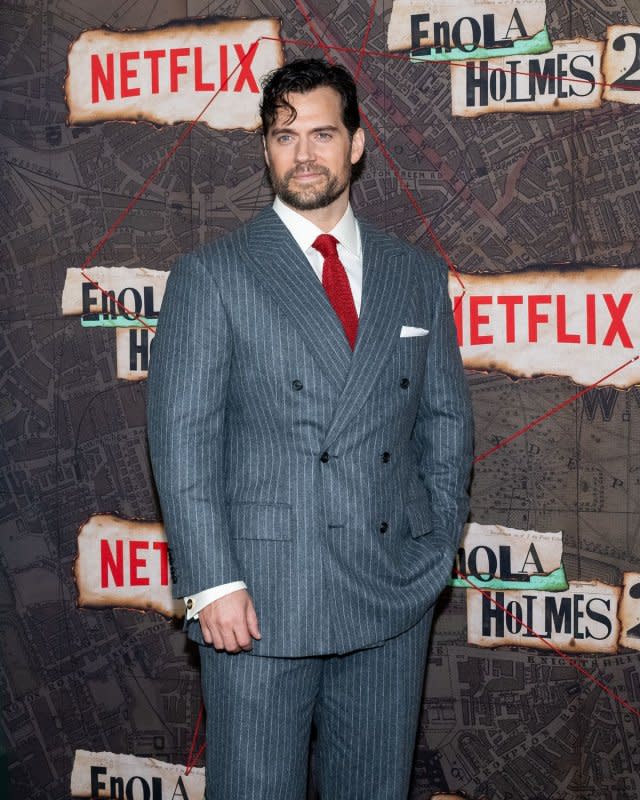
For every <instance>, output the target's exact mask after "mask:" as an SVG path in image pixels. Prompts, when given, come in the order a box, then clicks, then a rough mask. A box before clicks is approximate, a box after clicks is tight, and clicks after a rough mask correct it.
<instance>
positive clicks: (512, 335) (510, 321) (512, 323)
mask: <svg viewBox="0 0 640 800" xmlns="http://www.w3.org/2000/svg"><path fill="white" fill-rule="evenodd" d="M497 301H498V303H499V304H500V305H503V306H504V314H505V323H506V326H505V327H506V335H507V338H506V341H507V343H508V344H513V343H514V342H515V340H516V311H515V309H516V306H518V305H522V303H523V302H524V301H523V297H522V295H521V294H512V295H505V296H504V297H498V298H497Z"/></svg>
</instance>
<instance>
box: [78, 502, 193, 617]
mask: <svg viewBox="0 0 640 800" xmlns="http://www.w3.org/2000/svg"><path fill="white" fill-rule="evenodd" d="M74 570H75V578H76V586H77V589H78V605H79V606H86V607H88V606H90V607H102V608H114V607H119V608H133V609H139V610H142V611H157V612H159V613H160V614H164V615H165V616H169V617H180V616H184V602H183V601H181V600H180V601H178V600H174V599H173V598H172V597H171V586H172V583H173V581H172V574H171V551H170V550H169V545H168V544H167V540H166V537H165V534H164V529H163V527H162V525H161V523H159V522H145V521H143V520H132V519H123V518H122V517H118V516H116V515H114V514H94V515H93V516H92V517H90V518H89V519H88V520H87V521H86V522H85V523H84V524H83V525H81V526H80V529H79V531H78V557H77V559H76V562H75V567H74Z"/></svg>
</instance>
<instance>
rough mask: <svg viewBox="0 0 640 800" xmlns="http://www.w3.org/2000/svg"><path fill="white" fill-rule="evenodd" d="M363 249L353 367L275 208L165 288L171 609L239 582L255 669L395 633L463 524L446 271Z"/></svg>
mask: <svg viewBox="0 0 640 800" xmlns="http://www.w3.org/2000/svg"><path fill="white" fill-rule="evenodd" d="M360 230H361V238H362V247H363V291H362V306H361V311H360V322H359V328H358V337H357V342H356V346H355V350H354V351H353V352H351V350H350V348H349V345H348V343H347V340H346V338H345V334H344V332H343V330H342V327H341V324H340V322H339V321H338V319H337V317H336V315H335V312H334V311H333V309H332V308H331V306H330V304H329V302H328V300H327V297H326V295H325V292H324V290H323V288H322V285H321V283H320V282H319V281H318V279H317V277H316V276H315V274H314V273H313V270H312V268H311V266H310V265H309V263H308V261H307V259H306V257H305V255H304V254H303V253H302V252H301V250H300V249H299V247H298V246H297V244H296V243H295V241H294V239H293V237H292V236H291V235H290V233H289V232H288V230H287V229H286V227H285V226H284V225H283V223H282V222H281V221H280V219H279V217H278V216H277V215H276V214H275V212H274V211H273V209H272V208H267V209H265V210H263V211H262V212H261V213H260V214H258V216H257V217H256V218H255V219H254V220H253V221H251V222H250V223H248V224H247V225H245V226H243V227H241V228H240V229H239V230H237V231H235V232H234V233H232V234H230V235H227V236H224V237H222V238H220V239H218V240H216V241H214V242H212V243H211V244H208V245H206V246H205V247H203V248H202V249H201V250H200V251H198V252H196V253H194V254H191V255H188V256H186V257H184V258H182V259H181V261H180V262H179V263H178V264H177V266H176V267H175V268H174V269H173V271H172V273H171V275H170V277H169V280H168V283H167V289H166V293H165V296H164V300H163V304H162V311H161V314H160V319H159V324H158V329H157V334H156V336H155V339H154V341H153V347H152V354H151V363H150V371H149V387H148V388H149V405H148V409H149V410H148V422H149V443H150V451H151V458H152V464H153V470H154V475H155V479H156V483H157V488H158V492H159V496H160V501H161V507H162V514H163V519H164V524H165V527H166V531H167V536H168V539H169V545H170V551H171V557H172V567H173V576H174V586H173V588H174V594H175V595H176V596H178V597H181V596H186V595H189V594H193V593H196V592H200V591H203V590H204V589H208V588H210V587H212V586H217V585H220V584H224V583H227V582H230V581H236V580H243V581H245V583H246V584H247V587H248V591H249V593H250V594H251V596H252V599H253V601H254V604H255V607H256V612H257V615H258V620H259V623H260V628H261V632H262V639H261V640H260V641H256V642H254V646H253V653H254V654H255V655H272V656H308V655H316V654H325V653H341V652H347V651H350V650H354V649H357V648H360V647H366V646H368V645H372V644H375V643H377V642H380V641H382V640H384V639H387V638H389V637H392V636H394V635H396V634H399V633H401V632H402V631H404V630H406V629H408V628H409V627H410V626H411V625H413V624H414V623H415V622H417V621H418V620H419V619H420V618H421V617H422V616H423V615H424V613H425V612H426V610H427V609H428V608H429V607H430V606H431V605H432V604H433V603H434V601H435V599H436V597H437V596H438V594H439V593H440V591H441V590H442V588H443V586H444V584H445V582H446V579H447V576H448V574H449V572H450V569H451V565H452V560H453V556H454V552H455V548H456V546H457V542H458V538H459V535H460V532H461V529H462V525H463V522H464V520H465V518H466V515H467V510H468V500H467V491H466V489H467V487H466V483H467V476H468V471H469V465H470V459H471V423H470V406H469V402H468V394H467V387H466V382H465V378H464V374H463V369H462V364H461V360H460V354H459V350H458V347H457V343H456V337H455V332H454V326H453V319H452V313H451V305H450V301H449V297H448V292H447V274H446V268H445V267H444V265H443V264H442V263H441V261H440V260H439V259H438V258H436V257H434V256H431V255H428V254H426V253H424V252H422V251H420V250H418V249H415V248H413V247H410V246H408V245H406V244H403V243H401V242H399V241H398V240H396V239H395V238H393V237H391V236H388V235H386V234H383V233H380V232H379V231H377V230H375V229H374V228H373V227H371V226H369V225H368V224H364V223H362V222H361V223H360ZM403 326H411V327H413V328H421V329H423V330H426V331H428V333H426V334H424V335H418V336H401V335H400V334H401V329H402V327H403ZM190 628H191V629H192V630H193V634H194V636H195V637H196V638H197V637H198V636H199V625H198V624H197V623H195V624H191V625H190ZM200 641H202V640H201V639H200Z"/></svg>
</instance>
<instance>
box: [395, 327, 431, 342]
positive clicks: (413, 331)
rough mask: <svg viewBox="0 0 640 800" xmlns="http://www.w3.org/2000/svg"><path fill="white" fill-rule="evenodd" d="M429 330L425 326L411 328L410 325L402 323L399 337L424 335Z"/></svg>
mask: <svg viewBox="0 0 640 800" xmlns="http://www.w3.org/2000/svg"><path fill="white" fill-rule="evenodd" d="M428 333H429V331H428V330H427V329H426V328H413V327H412V326H411V325H403V326H402V328H400V338H401V339H406V338H407V337H409V336H426V335H427V334H428Z"/></svg>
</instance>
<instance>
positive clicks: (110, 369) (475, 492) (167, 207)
mask: <svg viewBox="0 0 640 800" xmlns="http://www.w3.org/2000/svg"><path fill="white" fill-rule="evenodd" d="M0 29H1V31H2V34H1V41H2V47H1V52H0V65H1V66H0V70H1V72H0V76H1V83H0V103H1V107H0V150H1V156H2V159H1V164H2V166H1V169H2V190H1V194H0V199H1V201H2V202H1V203H0V232H1V243H0V258H1V264H2V272H1V273H0V275H1V281H2V293H1V296H2V299H1V303H2V307H1V310H0V316H1V318H2V322H3V330H4V331H5V334H6V335H5V337H4V340H3V345H2V350H1V356H2V372H1V380H2V383H3V386H4V392H3V394H2V395H1V399H0V404H1V406H2V412H3V413H2V422H1V424H2V434H3V445H4V452H5V453H6V457H5V459H4V460H3V462H2V465H1V467H0V468H1V470H2V478H3V486H4V491H3V494H4V501H5V502H4V503H3V506H2V516H1V517H0V578H1V580H0V636H1V652H2V662H3V670H2V672H1V673H0V674H1V679H0V702H1V705H2V728H1V736H2V739H1V740H0V754H2V753H4V754H5V755H6V763H7V764H8V770H9V782H10V788H9V789H8V790H7V792H8V793H9V796H10V797H11V798H15V800H68V798H70V797H85V798H86V797H95V798H97V797H101V798H112V799H113V800H175V798H180V799H181V800H201V798H202V796H203V786H204V773H203V769H202V768H201V767H202V763H203V761H202V757H201V754H200V755H199V756H198V757H196V758H193V753H192V756H191V757H190V750H191V748H192V743H193V739H194V733H195V731H196V728H197V718H198V714H199V709H200V689H199V668H198V655H197V652H196V651H195V649H194V648H193V647H191V645H190V644H189V643H188V642H187V641H186V640H185V637H184V635H183V633H182V632H181V629H180V628H181V614H182V613H183V607H182V605H181V603H180V602H176V601H175V600H173V599H172V597H171V564H170V558H169V552H168V548H167V542H166V539H165V537H164V531H163V527H162V520H161V518H160V512H159V506H158V500H157V496H156V493H155V488H154V485H153V480H152V476H151V470H150V465H149V458H148V452H147V443H146V429H145V402H146V397H145V392H146V381H145V378H146V374H147V368H148V363H149V356H150V343H151V341H152V339H153V335H154V331H155V326H156V324H157V320H158V316H159V315H160V314H161V313H162V311H161V306H162V297H163V293H164V288H165V285H166V280H167V276H168V274H169V272H170V270H171V268H172V266H173V264H174V262H175V260H176V258H177V257H178V256H179V255H180V254H181V253H184V252H187V251H190V250H192V249H194V248H196V247H198V246H199V245H201V244H202V243H203V242H205V241H209V240H211V239H214V238H216V237H218V236H221V235H223V234H224V233H225V232H227V231H230V230H233V229H234V228H236V227H237V226H239V225H240V224H242V223H243V222H245V221H247V220H249V219H250V218H251V217H252V216H254V215H255V214H256V213H257V211H258V210H259V209H260V208H262V207H263V206H264V205H266V204H268V203H269V202H271V193H270V189H269V185H268V183H267V180H266V177H265V172H264V168H263V162H262V152H261V142H260V135H259V133H258V132H257V130H256V129H257V125H258V120H257V116H256V114H257V108H258V101H259V92H260V89H259V87H260V78H261V76H262V75H263V74H264V73H265V72H267V71H269V70H271V69H273V68H274V67H277V66H279V65H280V64H282V63H285V62H286V61H287V60H290V59H292V58H295V57H300V56H316V57H322V56H323V54H324V55H325V56H326V57H327V58H335V59H336V60H338V61H339V62H341V63H344V64H345V65H346V66H347V67H348V68H349V69H351V70H352V71H353V72H354V73H355V74H356V75H357V80H358V85H359V91H360V96H361V100H362V110H363V111H364V112H365V114H366V120H367V130H366V135H367V144H368V155H367V162H366V168H365V171H364V174H363V176H362V178H361V179H360V181H359V183H358V184H357V185H356V187H355V189H354V192H353V203H354V206H355V208H356V210H357V213H358V214H359V215H360V216H361V217H362V218H364V219H367V220H369V221H371V222H373V223H374V224H376V225H378V226H379V227H381V228H384V229H386V230H388V231H390V232H393V233H395V234H397V235H398V236H400V237H403V238H405V239H408V240H409V241H411V242H413V243H415V244H416V245H417V246H419V247H424V248H434V247H435V248H437V249H439V250H440V251H441V252H442V253H443V254H444V257H445V258H446V260H447V261H448V263H449V265H450V267H451V276H450V295H451V299H452V303H453V306H454V309H455V320H456V325H457V330H458V340H459V344H460V347H461V352H462V355H463V359H464V362H465V365H466V367H467V369H468V377H469V381H470V385H471V390H472V397H473V404H474V413H475V422H476V442H475V447H476V455H477V461H476V465H475V471H474V476H473V483H472V514H471V517H470V522H469V525H468V526H467V528H466V530H465V534H464V539H463V541H462V543H461V547H460V551H459V553H458V558H457V561H456V564H455V568H456V569H457V570H458V571H457V572H452V579H451V586H450V587H449V589H447V591H446V592H445V594H444V595H443V597H442V598H441V601H440V603H439V607H438V613H437V618H436V622H435V626H434V630H433V636H432V642H431V649H430V655H429V663H428V670H427V681H426V690H425V699H424V705H423V709H422V714H421V719H420V732H419V739H418V746H417V750H416V755H415V765H414V775H413V781H412V788H411V795H410V797H411V800H426V798H431V797H432V796H435V795H436V794H438V793H443V795H444V794H447V796H449V795H459V794H460V793H464V796H465V797H468V798H472V799H474V800H480V799H481V798H483V799H484V800H587V798H588V799H589V800H594V799H595V800H600V799H601V798H602V800H604V799H605V798H606V799H609V798H611V800H636V798H638V797H639V796H640V514H639V511H640V508H639V506H640V360H636V359H638V356H639V355H640V236H639V235H638V231H639V229H640V192H639V190H640V166H639V164H640V159H639V158H638V142H639V141H640V0H626V2H624V0H607V2H605V0H559V2H556V3H553V4H551V3H545V2H544V0H524V2H516V0H473V2H466V3H463V2H462V0H447V1H446V2H444V1H443V0H434V1H433V2H429V0H393V2H392V0H379V2H377V3H375V4H374V5H373V6H372V5H371V4H370V2H368V0H352V1H351V2H348V3H346V2H337V1H335V2H334V0H287V1H286V2H285V1H284V0H265V2H259V1H258V0H255V2H254V1H253V0H221V2H210V3H207V2H204V0H200V1H199V2H197V1H196V0H182V2H174V0H161V1H160V2H150V0H149V2H141V0H101V2H97V0H86V2H82V3H79V2H71V0H51V2H48V3H43V2H37V1H36V0H24V1H23V2H19V3H11V2H4V3H2V5H1V6H0ZM321 45H322V46H321ZM195 119H198V120H199V121H198V122H197V123H196V124H195V125H193V128H192V129H190V127H189V126H190V121H191V120H195ZM132 198H137V199H136V202H134V203H132ZM127 209H128V211H127ZM107 232H109V235H108V236H106V237H105V234H106V233H107ZM434 240H435V241H434ZM96 250H98V252H96ZM92 253H93V255H91V254H92ZM184 324H185V325H197V324H198V320H197V319H185V321H184ZM590 387H591V388H590ZM534 422H536V424H534V425H530V423H534ZM480 589H481V590H482V592H483V593H481V592H480ZM534 632H535V633H538V634H541V635H543V636H544V637H545V638H546V640H547V641H548V642H549V643H550V644H551V645H552V646H553V647H554V648H555V650H552V649H550V648H549V647H548V646H547V645H546V644H545V643H544V642H541V640H540V639H539V638H537V637H536V635H535V633H534ZM568 658H570V659H574V663H573V664H572V663H570V662H569V661H567V659H568ZM576 665H577V667H579V668H580V669H582V670H583V671H585V672H587V673H589V674H590V675H592V676H594V677H595V678H596V679H597V683H594V682H593V681H592V680H589V678H587V677H585V675H584V674H583V673H582V672H580V670H579V669H578V668H576ZM201 744H202V728H201V729H200V732H199V734H198V737H197V741H196V742H195V747H194V748H193V752H194V753H197V752H198V751H199V750H200V745H201ZM207 746H208V747H213V748H215V746H216V743H215V742H208V743H207ZM191 762H195V765H194V769H192V770H188V769H187V765H191ZM187 773H188V774H187ZM1 780H2V779H1V777H0V781H1ZM2 791H3V787H2V785H1V784H0V793H2ZM314 796H315V793H314V790H313V787H310V789H309V797H310V798H311V797H314Z"/></svg>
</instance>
